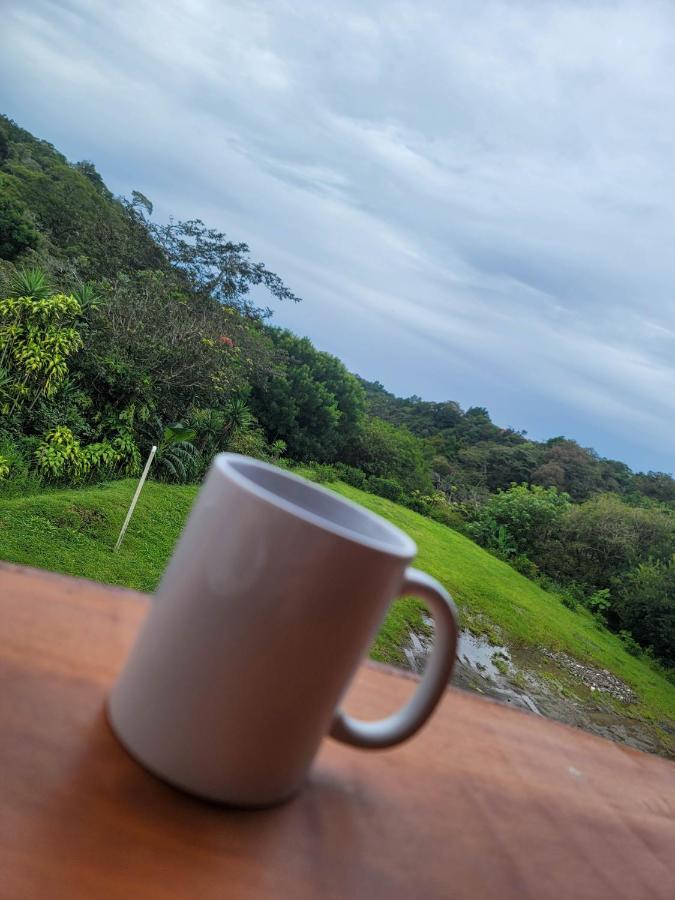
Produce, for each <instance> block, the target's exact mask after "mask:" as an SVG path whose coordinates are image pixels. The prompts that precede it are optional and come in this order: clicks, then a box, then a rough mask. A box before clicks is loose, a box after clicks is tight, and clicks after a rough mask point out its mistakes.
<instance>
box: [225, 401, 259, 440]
mask: <svg viewBox="0 0 675 900" xmlns="http://www.w3.org/2000/svg"><path fill="white" fill-rule="evenodd" d="M224 414H225V418H224V424H225V428H226V430H227V434H228V436H229V435H232V434H235V433H236V432H241V431H248V430H249V429H250V428H251V426H252V425H253V413H252V412H251V410H250V409H249V408H248V404H247V403H246V401H245V400H244V399H243V398H242V397H233V398H232V399H231V400H230V401H229V403H228V404H227V406H226V407H225V409H224Z"/></svg>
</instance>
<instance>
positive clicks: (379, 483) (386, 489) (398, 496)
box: [368, 475, 403, 503]
mask: <svg viewBox="0 0 675 900" xmlns="http://www.w3.org/2000/svg"><path fill="white" fill-rule="evenodd" d="M368 491H369V492H370V493H371V494H377V495H378V497H385V498H386V499H387V500H393V501H394V503H400V502H401V501H402V500H403V488H402V487H401V485H400V484H399V483H398V482H397V481H394V480H393V479H392V478H381V477H380V476H378V475H371V476H370V478H369V479H368Z"/></svg>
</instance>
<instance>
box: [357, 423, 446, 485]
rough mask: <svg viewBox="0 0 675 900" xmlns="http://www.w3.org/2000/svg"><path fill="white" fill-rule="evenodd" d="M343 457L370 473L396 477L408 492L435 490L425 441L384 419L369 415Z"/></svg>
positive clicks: (371, 474) (377, 476) (388, 477)
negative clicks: (425, 450)
mask: <svg viewBox="0 0 675 900" xmlns="http://www.w3.org/2000/svg"><path fill="white" fill-rule="evenodd" d="M344 461H345V462H347V463H348V464H349V465H352V466H355V467H356V468H359V469H362V470H363V471H364V472H365V473H366V474H367V475H369V476H374V477H376V478H384V479H389V480H392V481H395V482H396V483H397V484H398V485H399V487H400V489H401V490H403V491H405V492H406V493H411V492H412V491H420V492H421V493H422V494H431V493H432V492H433V483H432V481H431V476H430V472H429V465H428V463H427V460H426V457H425V452H424V443H423V442H422V441H421V440H420V439H419V438H416V437H415V436H414V435H413V434H411V433H410V432H409V431H408V429H407V428H402V427H398V428H397V427H396V426H395V425H392V424H391V423H389V422H384V421H383V420H382V419H377V418H374V417H373V418H369V419H366V421H365V423H364V425H363V429H362V431H361V433H360V435H359V436H358V438H357V439H356V440H355V441H354V443H353V444H352V445H351V446H350V447H349V448H348V449H347V451H346V454H345V460H344Z"/></svg>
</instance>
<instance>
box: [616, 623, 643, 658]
mask: <svg viewBox="0 0 675 900" xmlns="http://www.w3.org/2000/svg"><path fill="white" fill-rule="evenodd" d="M618 634H619V638H620V639H621V643H622V644H623V645H624V647H625V648H626V650H627V651H628V653H630V654H631V656H640V655H641V654H642V647H641V646H640V645H639V644H638V642H637V641H636V640H635V638H634V637H633V635H632V634H631V633H630V631H626V629H625V628H622V629H621V630H620V631H619V632H618Z"/></svg>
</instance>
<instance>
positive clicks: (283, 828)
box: [0, 565, 675, 900]
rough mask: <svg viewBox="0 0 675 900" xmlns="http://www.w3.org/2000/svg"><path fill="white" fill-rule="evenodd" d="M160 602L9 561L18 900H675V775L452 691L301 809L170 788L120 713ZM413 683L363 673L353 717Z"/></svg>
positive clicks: (2, 759) (7, 630) (318, 777)
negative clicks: (114, 705)
mask: <svg viewBox="0 0 675 900" xmlns="http://www.w3.org/2000/svg"><path fill="white" fill-rule="evenodd" d="M147 603H148V600H147V597H145V596H143V595H140V594H136V593H134V592H131V591H125V590H121V589H116V588H110V587H104V586H102V585H99V584H95V583H91V582H86V581H78V580H74V579H70V578H66V577H63V576H58V575H53V574H50V573H44V572H37V571H34V570H29V569H20V568H17V567H12V566H8V565H4V566H2V565H0V898H2V900H23V898H31V900H32V898H40V900H41V898H68V900H79V898H97V900H98V898H120V900H121V898H124V900H129V898H169V900H171V898H190V900H192V898H195V900H196V898H230V897H232V898H239V897H241V898H251V897H261V898H277V897H280V898H293V900H295V898H305V897H311V898H315V897H316V898H368V900H375V898H385V897H386V898H397V897H410V898H415V900H418V898H426V897H442V898H472V900H485V898H500V900H507V898H518V900H525V898H532V900H546V898H555V900H561V898H567V897H569V898H574V900H582V898H589V900H591V898H592V900H598V898H605V897H607V898H612V900H617V898H627V900H638V898H650V900H657V898H667V900H673V898H674V897H675V765H674V764H673V763H670V762H668V761H666V760H663V759H660V758H657V757H652V756H648V755H646V754H643V753H640V752H638V751H635V750H630V749H627V748H626V747H623V746H619V745H617V744H612V743H610V742H608V741H604V740H602V739H601V738H597V737H594V736H592V735H589V734H585V733H583V732H581V731H577V730H575V729H572V728H568V727H566V726H564V725H560V724H558V723H555V722H551V721H547V720H544V719H541V718H538V717H536V716H533V715H529V714H527V713H522V712H517V711H515V710H511V709H509V708H506V707H503V706H499V705H497V704H496V703H493V702H491V701H488V700H483V699H482V698H479V697H476V696H474V695H469V694H466V693H463V692H461V691H456V690H452V689H451V690H449V691H448V693H447V695H446V696H445V697H444V699H443V700H442V702H441V705H440V707H439V710H438V712H437V713H436V715H435V716H434V718H433V719H432V721H431V722H430V723H429V724H428V725H427V727H426V728H425V729H424V730H423V731H422V732H421V733H420V734H419V735H418V736H417V737H416V738H413V739H412V740H411V741H410V742H409V743H407V744H405V745H403V746H401V747H399V748H396V749H393V750H388V751H380V752H363V751H359V750H355V749H351V748H348V747H345V746H342V745H339V744H336V743H334V742H332V741H326V742H325V743H324V745H323V748H322V750H321V753H320V754H319V757H318V759H317V761H316V764H315V766H314V769H313V772H312V774H311V777H310V779H309V782H308V784H307V785H306V787H305V788H304V790H303V791H302V792H301V793H300V794H299V795H298V796H297V797H296V798H295V799H294V800H292V801H291V802H289V803H287V804H286V805H284V806H281V807H277V808H274V809H271V810H265V811H258V812H242V811H236V810H230V809H226V808H223V807H218V806H215V805H209V804H205V803H203V802H200V801H197V800H194V799H192V798H190V797H188V796H185V795H183V794H181V793H179V792H178V791H176V790H174V789H173V788H170V787H168V786H167V785H165V784H163V783H161V782H160V781H158V780H156V779H155V778H153V777H152V776H150V775H148V774H147V773H146V772H145V771H144V770H143V769H142V768H140V767H139V766H138V765H137V764H136V763H135V762H133V761H132V760H131V759H130V758H129V757H128V756H127V754H126V753H125V751H124V750H123V749H122V748H121V747H120V745H119V744H118V743H117V741H116V739H115V738H114V736H113V735H112V733H111V732H110V730H109V728H108V725H107V723H106V720H105V717H104V714H103V704H104V699H105V696H106V692H107V691H108V689H109V687H110V685H111V683H112V682H113V680H114V678H115V676H116V674H117V672H118V671H119V669H120V667H121V666H122V664H123V662H124V659H125V656H126V654H127V652H128V650H129V647H130V645H131V643H132V641H133V638H134V635H135V633H136V630H137V628H138V625H139V623H140V621H141V619H142V618H143V615H144V612H145V609H146V607H147ZM279 677H280V678H282V677H283V673H280V674H279ZM413 688H414V684H413V683H411V680H410V679H408V678H405V677H400V676H397V675H395V674H393V673H392V672H391V671H385V670H382V669H380V668H377V667H373V666H364V667H363V668H362V670H361V672H360V673H359V675H358V677H357V679H356V682H355V684H354V685H353V687H352V690H351V692H350V695H349V698H348V702H347V707H348V708H349V710H350V711H353V712H355V713H357V714H359V715H361V716H364V717H375V716H380V715H382V714H383V713H386V712H389V711H391V710H392V709H394V708H395V707H396V706H398V705H399V704H400V703H402V702H403V700H404V699H405V698H406V697H407V696H408V695H409V694H410V692H411V691H412V689H413Z"/></svg>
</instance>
